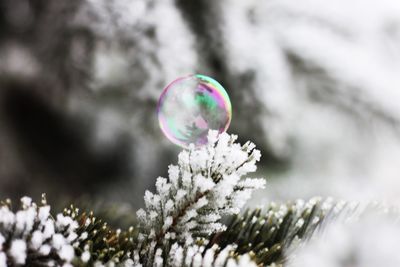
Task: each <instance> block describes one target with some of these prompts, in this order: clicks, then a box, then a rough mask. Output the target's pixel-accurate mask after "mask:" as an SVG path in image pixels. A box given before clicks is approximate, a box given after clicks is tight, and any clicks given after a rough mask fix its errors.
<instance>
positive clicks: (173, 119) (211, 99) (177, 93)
mask: <svg viewBox="0 0 400 267" xmlns="http://www.w3.org/2000/svg"><path fill="white" fill-rule="evenodd" d="M157 113H158V120H159V122H160V127H161V130H162V131H163V133H164V134H165V136H166V137H167V138H168V139H169V140H170V141H171V142H173V143H174V144H177V145H179V146H182V147H188V146H189V145H190V144H194V145H195V146H201V145H204V144H207V134H208V131H209V130H210V129H212V130H217V131H218V132H219V133H222V132H225V131H226V130H227V129H228V127H229V124H230V122H231V119H232V105H231V101H230V99H229V96H228V94H227V93H226V91H225V89H224V88H223V87H222V85H221V84H219V83H218V82H217V81H216V80H214V79H213V78H210V77H208V76H205V75H200V74H195V75H190V76H186V77H182V78H178V79H176V80H175V81H173V82H172V83H170V84H169V85H168V86H167V87H166V88H165V89H164V91H163V92H162V94H161V96H160V99H159V101H158V106H157Z"/></svg>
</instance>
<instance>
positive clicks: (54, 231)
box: [0, 197, 78, 267]
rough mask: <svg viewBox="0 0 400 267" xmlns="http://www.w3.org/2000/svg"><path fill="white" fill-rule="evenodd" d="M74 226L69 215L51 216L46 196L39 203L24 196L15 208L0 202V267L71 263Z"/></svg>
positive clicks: (75, 236) (63, 264) (75, 227)
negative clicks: (18, 206)
mask: <svg viewBox="0 0 400 267" xmlns="http://www.w3.org/2000/svg"><path fill="white" fill-rule="evenodd" d="M77 228H78V223H77V222H76V221H75V220H73V219H72V218H71V217H69V216H64V215H63V214H58V215H57V216H56V217H55V218H52V216H51V215H50V206H49V205H47V204H46V201H45V198H43V200H42V205H40V206H38V205H36V204H35V203H34V202H32V200H31V199H30V198H28V197H23V198H22V199H21V209H20V210H18V211H17V212H13V211H12V210H11V209H10V205H7V203H6V204H4V205H0V267H5V266H22V265H27V266H72V265H71V262H72V260H73V259H74V257H75V253H74V244H75V242H76V241H77V239H78V235H77V234H76V232H75V231H76V229H77Z"/></svg>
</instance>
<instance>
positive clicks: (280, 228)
mask: <svg viewBox="0 0 400 267" xmlns="http://www.w3.org/2000/svg"><path fill="white" fill-rule="evenodd" d="M344 207H346V205H345V203H344V202H334V201H333V200H332V199H330V198H328V199H325V200H323V199H321V198H313V199H311V200H309V201H307V202H305V201H303V200H297V201H295V202H288V203H286V204H277V203H270V204H269V205H267V206H266V207H264V208H263V209H254V210H247V211H246V212H245V213H244V214H241V215H235V216H234V217H233V218H231V220H230V223H229V224H228V226H227V230H226V231H224V232H221V233H217V234H214V235H213V236H212V237H211V238H210V243H209V246H212V245H216V244H217V245H218V246H219V247H221V248H225V247H226V246H231V244H236V249H235V253H236V254H244V253H249V254H251V256H252V258H253V260H254V261H255V262H256V263H257V264H259V265H262V266H269V265H271V264H276V265H277V266H280V264H283V263H285V262H286V257H287V254H290V251H291V250H293V248H294V247H295V246H296V245H297V244H299V243H300V242H303V241H305V240H307V239H308V238H310V237H311V236H312V235H313V234H314V232H315V231H316V230H317V229H319V228H320V227H321V226H322V225H324V224H325V223H327V222H329V221H332V220H331V219H333V218H335V217H336V216H337V215H338V214H341V213H342V212H343V209H344Z"/></svg>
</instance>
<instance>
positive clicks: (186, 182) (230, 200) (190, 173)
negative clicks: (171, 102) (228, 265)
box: [137, 131, 265, 266]
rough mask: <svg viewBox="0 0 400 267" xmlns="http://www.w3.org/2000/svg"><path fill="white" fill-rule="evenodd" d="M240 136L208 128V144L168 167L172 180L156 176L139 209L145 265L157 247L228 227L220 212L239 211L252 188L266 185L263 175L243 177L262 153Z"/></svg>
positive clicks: (150, 263) (202, 235)
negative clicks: (243, 141) (152, 191)
mask: <svg viewBox="0 0 400 267" xmlns="http://www.w3.org/2000/svg"><path fill="white" fill-rule="evenodd" d="M236 139H237V136H235V135H228V134H226V133H223V134H221V135H219V136H218V134H217V132H215V131H210V132H209V135H208V141H209V143H208V145H206V146H202V147H199V148H194V147H191V148H190V149H189V150H184V151H182V152H181V153H180V154H179V161H178V165H171V166H170V167H169V179H166V178H162V177H160V178H158V179H157V182H156V188H157V194H153V193H151V192H149V191H147V192H146V193H145V205H146V210H143V209H141V210H139V211H138V212H137V216H138V219H139V220H140V226H141V235H140V245H139V246H140V248H139V250H138V254H139V255H142V256H143V257H145V258H146V261H145V262H144V265H145V266H149V265H152V264H153V260H152V259H153V258H154V254H155V253H157V247H161V248H162V247H167V246H169V245H170V244H171V243H174V242H177V243H178V244H186V245H190V244H192V243H193V242H194V241H195V240H196V239H197V238H202V237H208V236H209V235H210V234H212V233H215V232H221V231H224V230H225V229H226V227H225V226H224V225H223V224H222V223H221V222H220V219H221V216H223V215H228V214H236V213H238V212H239V211H240V209H241V208H242V207H243V205H244V204H245V203H246V201H247V200H248V199H249V198H250V195H251V192H252V191H253V190H254V189H258V188H263V187H264V185H265V180H264V179H251V178H246V179H244V180H242V179H241V178H242V176H244V175H246V174H247V173H249V172H254V171H255V170H256V165H255V163H256V162H257V161H259V159H260V156H261V154H260V152H259V151H258V150H256V149H254V148H255V145H254V144H253V143H251V142H247V143H246V144H244V145H243V146H241V145H240V144H238V143H235V140H236ZM145 255H146V256H145Z"/></svg>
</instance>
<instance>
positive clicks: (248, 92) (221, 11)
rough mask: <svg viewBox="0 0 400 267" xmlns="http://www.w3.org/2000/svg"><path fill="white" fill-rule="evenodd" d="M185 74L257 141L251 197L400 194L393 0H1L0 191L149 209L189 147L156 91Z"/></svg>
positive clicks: (398, 24)
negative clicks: (205, 80) (147, 195)
mask: <svg viewBox="0 0 400 267" xmlns="http://www.w3.org/2000/svg"><path fill="white" fill-rule="evenodd" d="M190 73H202V74H206V75H209V76H211V77H214V78H215V79H216V80H218V81H220V82H221V83H222V84H223V85H224V87H225V88H226V90H227V91H228V93H229V95H230V97H231V101H232V105H233V120H232V124H231V127H230V129H229V132H231V133H237V134H239V138H240V140H241V141H246V140H249V139H250V140H252V141H254V142H255V143H256V144H257V146H258V147H259V148H260V149H261V150H262V154H263V157H262V161H261V163H260V165H259V171H258V176H265V177H267V178H268V186H267V189H266V190H265V191H264V192H259V193H258V194H257V196H256V198H255V200H254V202H255V203H265V201H266V200H271V199H273V200H286V199H296V198H300V197H301V198H308V197H311V196H314V195H320V196H333V197H336V198H342V199H346V200H371V199H372V200H380V201H385V202H388V203H390V204H399V203H400V127H399V126H400V88H399V87H400V2H399V1H398V0H351V1H347V0H337V1H320V0H303V1H301V2H299V1H291V0H278V1H274V0H262V1H260V0H246V1H242V0H220V1H212V0H197V1H195V0H175V1H172V0H163V1H154V0H69V1H45V0H30V1H27V0H2V1H1V3H0V197H1V199H4V198H6V197H11V198H13V199H16V198H19V197H20V196H21V195H25V194H29V195H31V196H33V197H39V195H40V193H41V192H47V194H48V197H49V199H50V200H52V201H58V202H68V201H70V200H71V199H80V198H83V199H94V200H96V201H103V202H113V203H122V204H124V203H125V204H126V205H128V206H127V208H128V209H131V208H137V207H138V206H141V205H142V195H143V192H144V190H145V189H151V188H152V186H153V185H154V181H155V179H156V178H157V176H160V175H161V176H165V175H166V173H167V166H168V165H169V164H170V163H174V162H175V161H176V156H177V153H178V151H179V148H177V147H175V146H174V145H173V144H171V143H170V142H169V141H168V140H167V139H166V138H165V137H163V136H162V133H161V131H160V129H159V126H158V121H157V117H156V113H155V110H156V103H157V100H158V97H159V95H160V93H161V91H162V89H163V88H164V86H165V85H166V84H168V83H169V82H170V81H172V80H174V79H175V78H177V77H179V76H182V75H187V74H190Z"/></svg>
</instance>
